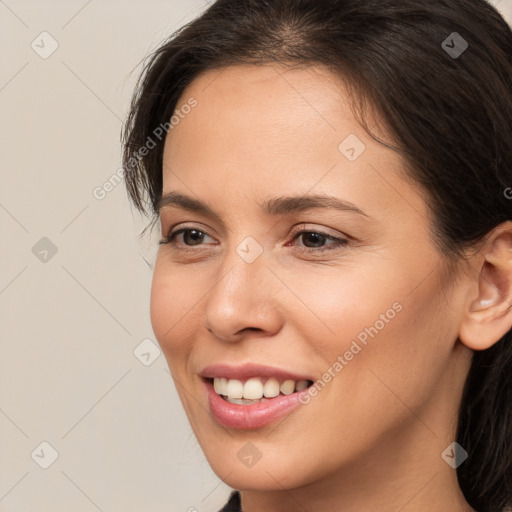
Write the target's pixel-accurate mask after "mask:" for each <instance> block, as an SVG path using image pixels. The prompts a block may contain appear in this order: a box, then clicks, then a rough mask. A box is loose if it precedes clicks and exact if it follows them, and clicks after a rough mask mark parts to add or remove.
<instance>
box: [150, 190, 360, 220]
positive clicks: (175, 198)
mask: <svg viewBox="0 0 512 512" xmlns="http://www.w3.org/2000/svg"><path fill="white" fill-rule="evenodd" d="M173 206H174V207H178V208H183V209H185V210H188V211H191V212H194V213H200V214H203V215H205V216H207V217H211V218H214V219H216V220H217V221H219V222H222V219H221V218H220V217H219V215H217V214H216V213H215V212H214V211H213V210H212V209H211V208H210V207H209V206H208V205H207V204H205V203H203V202H202V201H200V200H198V199H194V198H192V197H189V196H187V195H185V194H182V193H180V192H175V191H172V192H168V193H166V194H164V195H163V196H162V197H161V198H160V199H159V200H158V201H157V204H156V212H157V213H160V211H161V210H162V209H163V208H166V207H173ZM259 207H260V208H261V210H262V212H263V213H265V214H267V215H272V216H276V215H286V214H290V213H296V212H303V211H305V210H310V209H313V208H323V209H335V210H341V211H350V212H355V213H358V214H359V215H363V216H364V217H368V215H367V214H366V213H364V212H363V211H362V210H361V209H360V208H358V207H357V206H356V205H354V204H352V203H349V202H348V201H343V200H341V199H339V198H337V197H334V196H329V195H323V194H313V195H301V196H287V197H276V198H271V199H267V200H266V201H264V202H263V203H262V204H259ZM368 218H369V217H368Z"/></svg>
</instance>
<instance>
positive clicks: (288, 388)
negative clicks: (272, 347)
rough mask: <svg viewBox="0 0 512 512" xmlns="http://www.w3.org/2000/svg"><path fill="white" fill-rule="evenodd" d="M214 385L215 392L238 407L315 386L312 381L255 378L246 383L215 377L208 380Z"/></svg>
mask: <svg viewBox="0 0 512 512" xmlns="http://www.w3.org/2000/svg"><path fill="white" fill-rule="evenodd" d="M206 380H207V381H208V382H210V383H211V384H213V389H214V390H215V392H216V393H217V394H218V395H220V396H221V398H223V399H224V400H225V401H226V402H229V403H231V404H237V405H252V404H258V403H261V402H267V401H269V400H272V399H273V398H276V397H278V396H280V395H284V396H287V395H291V394H293V393H296V392H298V391H302V390H304V389H306V388H308V387H310V386H311V385H312V384H313V381H312V380H299V381H295V380H291V379H288V380H281V381H280V380H278V379H276V378H273V377H270V378H262V377H253V378H250V379H247V380H245V381H242V380H238V379H227V378H225V377H215V378H208V379H206Z"/></svg>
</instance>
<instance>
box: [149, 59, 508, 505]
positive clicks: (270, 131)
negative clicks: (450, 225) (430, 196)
mask: <svg viewBox="0 0 512 512" xmlns="http://www.w3.org/2000/svg"><path fill="white" fill-rule="evenodd" d="M190 97H193V98H195V99H196V100H197V106H196V107H195V108H194V109H193V110H192V111H191V112H190V113H189V114H188V115H186V116H184V118H183V119H181V120H180V122H179V124H177V125H176V126H175V127H174V128H173V129H172V130H171V131H170V132H169V135H168V137H167V140H166V143H165V151H164V168H163V192H164V194H165V193H167V192H170V191H176V192H180V193H183V194H186V195H189V196H191V197H193V198H194V199H199V200H201V201H203V202H204V203H206V204H207V205H209V207H210V208H211V209H212V210H213V211H214V212H215V213H216V214H217V215H218V217H219V219H216V218H214V217H210V216H207V215H204V214H200V213H196V212H191V211H188V210H185V209H183V208H180V207H174V206H166V207H164V208H162V209H161V211H160V220H161V228H162V237H164V238H165V237H166V236H168V234H169V233H170V231H171V230H174V231H176V230H178V229H180V228H182V227H188V228H189V229H197V230H200V231H202V232H203V233H205V234H204V235H203V238H202V239H200V241H199V242H197V241H196V244H197V245H194V239H191V237H190V236H185V237H184V236H183V234H181V235H177V236H176V237H175V238H174V243H172V242H171V243H167V244H162V245H161V246H160V249H159V252H158V255H157V260H156V264H155V269H154V277H153V284H152V293H151V321H152V325H153V329H154V333H155V335H156V337H157V339H158V342H159V344H160V345H161V347H162V350H163V352H164V354H165V357H166V359H167V363H168V365H169V368H170V371H171V374H172V376H173V378H174V380H175V383H176V386H177V390H178V392H179V395H180V398H181V401H182V404H183V407H184V409H185V411H186V414H187V416H188V419H189V421H190V424H191V426H192V429H193V430H194V433H195V435H196V437H197V439H198V442H199V443H200V445H201V448H202V449H203V451H204V453H205V455H206V457H207V459H208V461H209V463H210V465H211V466H212V468H213V470H214V471H215V472H216V474H217V475H218V476H219V477H220V478H221V479H222V480H224V482H226V483H227V484H228V485H229V486H231V487H233V488H235V489H239V490H241V491H242V492H241V494H242V506H243V510H244V512H256V511H261V510H266V511H270V512H272V511H275V512H277V511H289V510H307V511H313V510H314V511H320V512H322V511H332V510H340V511H344V512H364V511H375V510H379V511H380V512H386V511H389V512H391V511H393V512H396V511H397V510H401V511H403V512H413V511H425V510H429V511H440V512H441V511H446V510H453V511H468V510H472V509H471V507H470V506H469V505H468V504H467V503H466V501H465V499H464V497H463V495H462V493H461V491H460V488H459V486H458V483H457V478H456V472H455V471H454V470H453V469H452V468H451V467H450V466H449V465H448V464H447V463H446V462H445V461H444V460H443V459H442V457H441V453H442V452H443V451H444V450H445V449H446V447H447V446H448V445H449V444H450V443H452V442H453V441H454V440H455V428H456V421H457V410H458V404H459V402H460V398H461V393H462V389H463V384H464V380H465V378H466V375H467V372H468V370H469V366H470V361H471V355H472V350H470V347H471V348H476V349H483V348H487V347H486V346H483V344H485V343H487V345H491V344H492V343H494V342H495V341H497V340H498V339H499V336H498V335H499V334H500V332H501V331H503V329H505V332H506V328H507V326H508V327H510V323H511V318H510V316H506V313H503V315H502V317H503V318H502V317H500V318H501V320H502V322H501V324H499V325H497V324H496V322H495V321H494V318H495V316H497V315H498V309H499V308H498V306H500V305H501V306H500V307H502V301H501V302H500V299H499V297H498V296H496V294H494V295H493V293H492V291H493V290H495V289H496V286H495V285H492V286H491V283H490V281H491V280H492V279H498V280H500V279H501V280H503V279H502V275H505V274H506V275H507V276H510V275H511V274H512V272H510V268H509V267H510V265H509V266H508V267H507V269H508V270H506V272H505V271H504V272H503V273H500V272H501V271H500V272H491V271H490V270H489V268H490V265H491V266H492V265H497V267H496V268H498V267H499V268H501V267H503V268H505V267H506V265H505V264H503V265H501V262H503V261H505V260H507V258H506V257H504V256H503V255H504V254H505V252H506V251H508V250H509V249H508V248H509V244H508V239H507V238H506V237H507V236H509V234H510V233H509V231H504V230H502V231H500V232H497V234H496V236H495V237H494V238H492V240H495V239H496V240H498V242H496V244H498V249H496V246H495V245H492V244H491V242H492V240H491V242H489V244H490V245H488V246H485V247H484V248H483V249H481V250H480V251H479V252H476V253H475V254H474V255H473V256H472V259H470V260H469V263H468V264H467V267H462V266H461V267H460V269H459V270H460V272H459V277H458V278H457V280H456V281H451V282H450V280H448V279H447V278H446V261H445V260H444V257H443V256H442V255H441V254H440V252H439V251H438V249H436V247H435V245H434V243H433V242H432V236H431V231H430V217H429V212H428V206H427V201H426V196H425V195H424V194H423V193H422V191H421V190H419V188H418V187H417V186H416V185H415V184H413V183H412V182H411V180H410V179H408V178H407V176H406V175H405V173H404V166H405V163H404V161H403V160H402V158H401V157H400V156H399V155H397V154H396V153H394V152H392V151H390V150H388V149H386V148H384V147H383V146H381V145H379V144H377V143H376V142H374V141H373V140H372V139H371V138H370V137H369V136H368V135H367V134H366V132H365V131H364V130H363V129H362V127H361V126H360V125H359V124H358V122H357V121H356V119H355V118H354V116H353V114H352V112H351V109H350V103H349V98H348V95H347V93H346V90H345V88H344V85H343V82H342V81H341V80H340V79H338V78H337V77H336V76H334V75H332V74H331V73H330V72H329V71H327V70H324V69H322V68H313V67H309V68H304V69H291V68H285V67H283V66H277V65H272V66H270V65H268V66H234V67H228V68H224V69H222V70H213V71H209V72H207V73H205V74H203V75H201V76H199V77H198V78H196V79H195V80H194V81H193V82H192V83H191V84H190V85H189V87H188V88H187V89H186V91H185V92H184V93H183V95H182V98H181V99H180V101H179V102H178V108H179V106H180V105H183V104H185V103H186V102H187V100H188V99H189V98H190ZM376 119H377V118H376ZM349 134H355V135H356V136H357V137H358V138H359V139H360V140H361V141H363V142H364V144H365V145H366V149H365V151H364V152H363V153H362V154H361V155H360V156H359V157H358V158H357V159H356V160H355V161H349V160H348V159H347V158H346V157H345V156H344V154H342V153H341V152H340V150H339V149H338V146H339V145H340V143H341V142H342V141H343V140H344V139H345V138H346V137H347V135H349ZM301 194H328V195H333V196H335V197H337V198H339V199H342V200H344V201H348V202H350V203H352V204H353V205H355V206H357V208H359V209H360V210H362V211H363V212H364V213H365V215H362V214H360V213H356V212H354V211H340V210H335V209H332V208H316V209H310V210H307V211H301V212H293V213H287V214H284V215H278V216H275V215H268V214H266V213H264V212H262V211H261V209H260V208H259V206H258V205H259V203H261V202H263V201H264V200H266V199H269V198H275V197H279V196H287V195H301ZM300 230H306V231H308V232H315V233H316V232H320V233H325V234H327V235H330V236H334V237H341V238H343V239H345V240H346V241H347V243H346V244H344V245H336V244H335V242H333V241H332V240H331V239H329V238H325V239H322V238H321V237H320V240H318V238H317V239H315V238H313V241H312V242H311V236H309V237H308V235H302V236H300V235H299V236H295V233H297V232H299V231H300ZM504 233H505V234H504ZM189 235H190V233H189ZM247 236H252V237H253V238H254V239H255V240H256V241H257V242H258V244H259V245H260V246H261V248H262V251H263V252H262V254H261V255H260V256H259V257H258V258H257V259H256V260H255V261H253V262H252V263H247V262H245V261H244V260H243V259H242V258H241V257H240V256H239V255H238V254H237V252H236V248H237V246H238V245H239V244H240V243H241V242H242V240H244V239H245V237H247ZM187 244H188V246H187ZM332 244H334V245H332ZM499 244H501V245H499ZM323 246H324V247H325V246H329V249H328V250H327V251H325V252H323V253H321V252H320V251H319V249H321V248H322V247H323ZM307 247H310V251H309V252H305V251H304V249H307ZM186 248H188V249H189V251H185V249H186ZM488 248H489V251H488V250H487V249H488ZM491 249H492V250H494V252H492V251H491ZM508 253H509V254H510V252H508ZM487 254H494V256H495V261H494V264H493V263H489V262H487V260H486V258H487ZM509 259H510V258H509ZM507 261H508V260H507ZM460 265H462V264H460ZM500 265H501V267H500ZM485 269H487V270H485ZM481 270H482V272H481ZM483 272H487V275H484V274H483ZM482 275H483V276H484V277H487V278H488V279H482ZM500 282H502V281H500ZM482 283H483V284H482ZM486 283H487V284H488V286H487V287H486V285H485V284H486ZM500 286H501V285H500ZM501 288H502V289H503V290H505V288H504V287H503V286H501ZM505 291H506V293H507V294H508V287H506V290H505ZM498 295H499V294H498ZM493 297H494V298H493ZM497 297H498V298H497ZM500 297H501V295H500ZM486 299H487V302H485V300H486ZM493 301H494V302H493ZM395 303H399V304H400V305H401V307H402V309H401V311H400V312H399V313H397V314H396V316H395V317H394V318H393V319H392V320H390V321H389V322H388V323H386V324H385V327H384V328H382V329H381V330H380V331H379V332H378V334H377V335H376V336H375V337H374V338H369V340H368V343H367V346H364V347H363V348H362V350H361V351H360V352H359V353H358V354H357V355H356V356H355V357H354V358H353V359H352V360H351V361H349V362H348V363H347V364H346V366H344V367H343V370H342V371H340V372H339V373H337V374H336V376H335V377H334V378H332V380H331V381H330V382H329V383H328V384H327V385H326V386H325V388H324V389H322V390H321V391H320V392H319V393H318V394H317V396H316V397H313V398H312V399H311V401H310V403H309V404H307V405H301V406H300V407H299V408H297V409H296V410H294V411H293V412H292V413H291V414H289V415H288V416H287V417H285V418H284V420H282V421H280V422H277V423H276V424H271V425H269V426H267V427H263V428H260V429H254V430H250V431H241V430H236V429H226V428H224V427H222V426H220V425H219V424H218V423H216V422H215V420H214V419H213V418H212V417H211V415H210V413H209V407H208V401H207V395H206V393H205V390H204V387H203V383H202V382H201V379H200V377H199V375H198V374H199V372H200V371H201V370H202V369H203V368H204V367H205V366H207V365H209V364H214V363H230V364H233V365H237V364H243V363H247V362H251V363H258V364H264V365H269V366H277V367H280V368H284V369H286V370H289V371H293V372H298V373H302V374H306V375H311V376H312V377H313V380H316V379H320V378H321V377H322V375H323V374H324V373H325V372H326V371H328V369H329V368H331V367H332V366H333V364H334V363H335V361H336V360H337V357H338V356H339V355H343V354H344V353H345V352H346V351H347V350H348V349H349V348H350V346H351V343H352V340H354V339H356V337H357V335H358V334H359V333H361V331H364V329H365V327H369V326H373V325H374V324H375V323H376V321H377V320H379V319H380V318H381V316H380V315H382V314H385V313H386V311H387V310H389V309H390V308H392V305H393V304H395ZM493 306H496V308H498V309H495V310H493V311H494V313H492V312H491V313H489V311H490V310H491V309H492V307H493ZM502 311H505V309H504V308H503V307H502ZM478 315H480V316H478ZM486 315H487V316H486ZM482 318H487V321H486V325H487V328H486V326H485V325H482V324H483V323H485V321H484V322H483V321H482ZM486 329H487V330H486ZM492 329H494V331H493V330H492ZM491 331H492V332H491ZM497 336H498V337H497ZM461 337H462V342H461ZM481 340H484V341H481ZM479 344H481V345H479ZM249 441H250V442H252V443H253V444H254V445H255V446H256V448H257V450H259V452H260V453H261V456H262V457H261V459H260V460H259V461H258V462H257V463H256V464H255V465H254V466H252V467H251V468H248V467H246V466H245V465H244V464H243V463H242V462H241V461H240V459H239V458H238V457H237V453H238V451H239V450H240V449H242V448H243V447H244V446H245V445H246V443H247V442H249Z"/></svg>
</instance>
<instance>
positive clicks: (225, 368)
mask: <svg viewBox="0 0 512 512" xmlns="http://www.w3.org/2000/svg"><path fill="white" fill-rule="evenodd" d="M199 375H200V376H201V377H203V378H205V379H213V378H215V377H217V378H222V377H224V378H226V379H238V380H245V379H251V378H253V377H268V378H270V377H274V378H276V379H278V380H282V381H285V380H294V381H300V380H313V379H312V378H311V377H310V376H307V375H303V374H298V373H293V372H290V371H288V370H284V369H282V368H276V367H273V366H264V365H259V364H252V363H246V364H242V365H230V364H212V365H208V366H206V367H205V368H203V369H202V370H201V371H200V372H199Z"/></svg>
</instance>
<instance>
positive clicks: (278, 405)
mask: <svg viewBox="0 0 512 512" xmlns="http://www.w3.org/2000/svg"><path fill="white" fill-rule="evenodd" d="M204 382H205V385H206V389H207V392H208V403H209V405H210V411H211V413H212V416H213V417H214V419H215V420H216V421H217V422H218V423H220V424H221V425H223V426H224V427H227V428H236V429H241V430H252V429H256V428H261V427H264V426H266V425H270V424H271V423H273V422H274V421H277V420H279V419H280V418H283V417H284V416H286V415H287V414H290V413H291V412H292V411H293V410H294V409H296V408H297V407H298V406H299V405H301V402H300V400H299V397H300V395H301V393H307V389H305V390H302V391H297V392H295V393H292V394H291V395H279V396H276V397H275V398H270V399H268V400H267V401H266V402H259V403H256V404H254V405H239V404H232V403H230V402H228V401H226V400H224V398H222V397H221V396H220V395H219V394H217V393H216V392H215V390H214V389H213V384H212V383H211V382H210V381H204Z"/></svg>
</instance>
